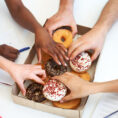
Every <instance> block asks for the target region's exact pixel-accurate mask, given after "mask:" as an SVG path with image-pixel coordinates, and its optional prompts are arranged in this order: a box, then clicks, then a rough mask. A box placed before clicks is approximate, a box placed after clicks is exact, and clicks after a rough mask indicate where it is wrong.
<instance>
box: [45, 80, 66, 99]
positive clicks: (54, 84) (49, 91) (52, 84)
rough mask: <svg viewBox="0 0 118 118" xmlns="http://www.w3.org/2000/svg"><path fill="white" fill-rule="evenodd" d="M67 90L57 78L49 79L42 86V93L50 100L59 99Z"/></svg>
mask: <svg viewBox="0 0 118 118" xmlns="http://www.w3.org/2000/svg"><path fill="white" fill-rule="evenodd" d="M66 92H67V88H66V87H65V85H64V84H63V83H61V82H59V81H57V80H49V81H48V82H47V83H46V84H45V85H44V88H43V95H44V96H45V98H47V99H48V100H51V101H60V100H61V99H62V98H63V97H64V96H65V95H66Z"/></svg>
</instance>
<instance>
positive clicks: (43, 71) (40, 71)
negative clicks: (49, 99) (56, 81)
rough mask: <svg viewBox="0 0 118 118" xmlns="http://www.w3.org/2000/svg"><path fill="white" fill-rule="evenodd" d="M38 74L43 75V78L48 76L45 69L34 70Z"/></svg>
mask: <svg viewBox="0 0 118 118" xmlns="http://www.w3.org/2000/svg"><path fill="white" fill-rule="evenodd" d="M34 73H35V74H36V75H39V76H42V77H43V78H45V77H46V72H45V70H41V69H40V70H36V71H35V72H34Z"/></svg>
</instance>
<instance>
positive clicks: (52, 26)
mask: <svg viewBox="0 0 118 118" xmlns="http://www.w3.org/2000/svg"><path fill="white" fill-rule="evenodd" d="M61 26H62V25H61V24H60V23H53V24H52V23H50V21H47V24H46V25H45V28H46V29H47V31H48V33H49V34H50V36H51V37H52V34H53V31H54V30H56V29H57V28H59V27H61Z"/></svg>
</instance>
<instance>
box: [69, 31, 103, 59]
mask: <svg viewBox="0 0 118 118" xmlns="http://www.w3.org/2000/svg"><path fill="white" fill-rule="evenodd" d="M104 40H105V35H104V33H102V32H101V31H100V30H97V29H92V30H91V31H89V32H88V33H86V34H85V35H83V36H81V37H80V38H78V39H77V40H76V41H74V42H73V43H72V44H71V46H70V48H69V52H68V56H69V57H70V59H71V60H72V59H74V58H75V57H76V56H77V55H78V54H80V53H81V52H83V51H87V50H90V49H91V50H93V51H94V53H93V55H92V57H91V59H92V61H94V60H95V59H96V58H97V57H98V55H99V54H100V52H101V50H102V48H103V44H104Z"/></svg>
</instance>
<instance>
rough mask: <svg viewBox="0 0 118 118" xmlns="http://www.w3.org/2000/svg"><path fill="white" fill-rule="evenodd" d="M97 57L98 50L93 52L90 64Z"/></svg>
mask: <svg viewBox="0 0 118 118" xmlns="http://www.w3.org/2000/svg"><path fill="white" fill-rule="evenodd" d="M98 55H99V50H95V51H94V53H93V55H92V57H91V60H92V62H93V61H94V60H95V59H96V58H97V57H98Z"/></svg>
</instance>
